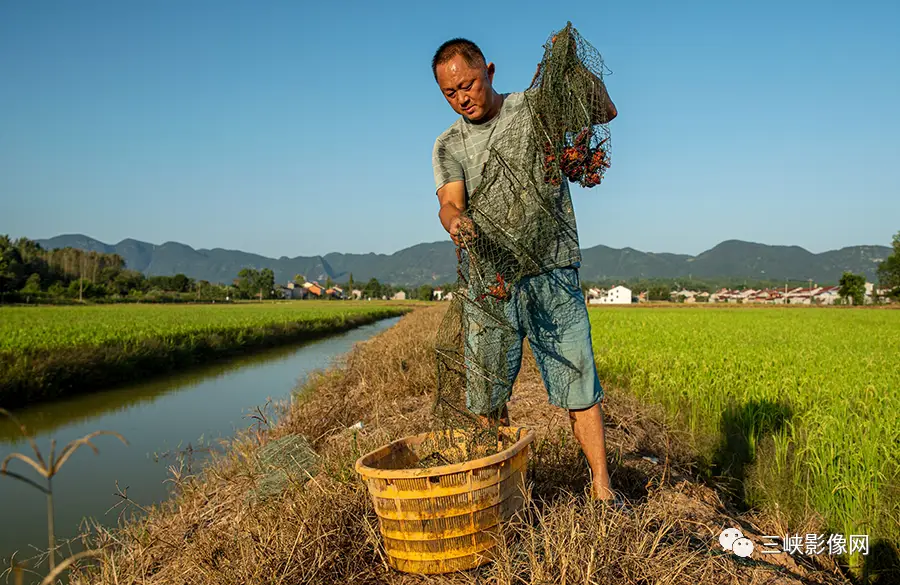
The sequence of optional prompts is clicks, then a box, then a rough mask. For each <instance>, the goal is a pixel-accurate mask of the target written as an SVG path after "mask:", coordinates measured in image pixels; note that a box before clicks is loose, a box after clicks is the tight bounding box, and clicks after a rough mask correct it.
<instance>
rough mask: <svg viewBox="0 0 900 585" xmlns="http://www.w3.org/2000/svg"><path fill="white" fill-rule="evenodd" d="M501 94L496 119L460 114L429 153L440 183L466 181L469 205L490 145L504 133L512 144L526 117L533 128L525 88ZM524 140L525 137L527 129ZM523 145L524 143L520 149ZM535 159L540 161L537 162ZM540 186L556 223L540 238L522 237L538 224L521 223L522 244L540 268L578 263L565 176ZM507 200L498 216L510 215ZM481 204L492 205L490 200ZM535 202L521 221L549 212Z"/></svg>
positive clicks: (512, 156) (518, 154)
mask: <svg viewBox="0 0 900 585" xmlns="http://www.w3.org/2000/svg"><path fill="white" fill-rule="evenodd" d="M503 98H504V99H503V105H502V107H501V108H500V113H499V114H497V116H495V117H494V118H493V119H491V120H489V121H487V122H484V123H482V124H475V123H472V122H470V121H469V120H467V119H466V118H465V117H463V116H460V117H459V119H458V120H456V121H455V122H454V123H453V124H452V125H451V126H450V127H449V128H447V130H445V131H444V132H443V133H441V135H440V136H438V138H437V140H436V141H435V143H434V151H433V152H432V159H431V161H432V167H433V168H434V182H435V188H436V189H440V188H441V187H443V186H444V185H446V184H447V183H451V182H453V181H465V183H466V199H467V205H468V203H469V199H470V198H471V196H472V194H473V193H475V191H476V189H477V188H478V186H479V185H480V184H481V179H482V170H483V168H484V166H485V164H486V163H487V162H488V159H489V157H490V152H491V147H495V146H496V145H497V144H498V141H502V140H503V137H504V134H505V133H506V135H507V138H506V140H505V141H503V142H500V145H501V147H503V148H506V149H509V148H510V146H509V145H508V144H505V143H504V142H509V137H510V136H513V137H515V133H517V132H521V129H522V128H523V126H522V123H523V122H525V123H528V126H527V128H530V123H529V122H528V120H530V118H527V119H523V118H521V117H522V116H525V117H528V116H530V113H529V110H528V104H526V102H525V94H524V93H522V92H518V93H510V94H504V95H503ZM517 142H518V139H517V140H516V141H514V143H517ZM521 142H523V143H524V142H525V139H524V135H523V139H522V141H521ZM524 149H525V147H524V144H523V148H522V149H521V150H524ZM503 154H504V157H505V158H508V159H510V160H517V161H521V160H522V158H523V157H524V156H526V155H525V153H524V152H510V153H506V152H504V153H503ZM532 164H537V166H538V167H539V166H540V163H538V162H535V163H532ZM532 172H533V173H534V174H541V173H542V171H541V170H540V169H539V168H537V169H532ZM542 190H543V191H542V195H543V196H542V199H543V200H545V201H550V202H552V208H553V209H552V211H551V213H552V214H553V216H554V218H555V220H554V221H553V222H551V224H550V225H552V226H554V227H553V229H551V230H549V233H548V231H547V230H542V233H540V234H537V236H539V237H540V241H539V242H537V241H535V242H527V241H524V240H527V239H529V238H530V239H534V238H535V237H536V235H535V234H534V230H528V229H523V230H522V231H521V235H518V234H517V238H521V240H523V241H521V244H522V245H524V246H526V247H527V248H529V249H533V250H538V251H539V252H538V254H539V255H540V258H539V260H538V263H539V264H540V271H549V270H552V269H554V268H560V267H566V266H578V265H579V264H580V262H581V250H580V248H579V245H578V231H577V227H576V224H575V212H574V210H573V209H572V199H571V195H570V193H569V187H568V183H567V181H566V180H565V178H563V179H562V182H561V184H560V185H559V186H556V187H554V186H552V185H542ZM489 192H490V189H488V191H486V193H489ZM529 201H530V200H529ZM505 205H506V204H505V203H504V202H501V201H499V200H498V201H497V205H496V213H497V215H498V216H506V215H508V213H509V210H508V206H506V207H505ZM483 207H485V208H488V209H490V208H491V205H490V202H488V204H487V205H484V206H483ZM537 207H538V205H537V204H536V203H534V202H532V203H531V204H530V208H529V209H528V210H527V211H526V213H525V214H523V221H529V219H528V218H529V217H534V216H536V215H539V214H541V213H546V211H542V210H541V209H537ZM501 208H502V209H501ZM506 225H508V223H507V224H506Z"/></svg>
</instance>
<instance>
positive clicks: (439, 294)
mask: <svg viewBox="0 0 900 585" xmlns="http://www.w3.org/2000/svg"><path fill="white" fill-rule="evenodd" d="M443 296H444V291H443V290H441V289H439V288H436V289H434V291H432V293H431V300H433V301H439V300H441V299H442V298H443Z"/></svg>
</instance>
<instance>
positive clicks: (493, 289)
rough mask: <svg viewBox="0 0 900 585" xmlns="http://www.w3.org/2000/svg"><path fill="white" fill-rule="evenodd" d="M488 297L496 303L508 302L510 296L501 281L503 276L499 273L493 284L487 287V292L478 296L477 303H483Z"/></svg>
mask: <svg viewBox="0 0 900 585" xmlns="http://www.w3.org/2000/svg"><path fill="white" fill-rule="evenodd" d="M488 296H491V297H494V298H495V299H497V300H498V301H508V300H509V299H510V298H511V296H512V295H511V294H510V292H509V289H508V288H507V286H506V281H505V280H503V275H502V274H500V273H499V272H498V273H497V278H496V280H495V284H493V285H491V286H489V287H488V292H486V293H483V294H480V295H478V302H481V301H483V300H484V299H485V297H488Z"/></svg>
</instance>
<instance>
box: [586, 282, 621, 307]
mask: <svg viewBox="0 0 900 585" xmlns="http://www.w3.org/2000/svg"><path fill="white" fill-rule="evenodd" d="M589 303H590V304H592V305H630V304H631V289H629V288H625V287H624V286H614V287H613V288H611V289H609V290H608V291H606V294H604V295H603V296H601V297H600V298H596V299H591V300H590V301H589Z"/></svg>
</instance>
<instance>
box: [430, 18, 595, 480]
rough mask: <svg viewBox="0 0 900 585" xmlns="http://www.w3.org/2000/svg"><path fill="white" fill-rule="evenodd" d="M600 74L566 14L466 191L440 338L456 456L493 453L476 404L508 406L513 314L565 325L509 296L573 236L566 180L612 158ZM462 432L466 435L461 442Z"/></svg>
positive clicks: (573, 372)
mask: <svg viewBox="0 0 900 585" xmlns="http://www.w3.org/2000/svg"><path fill="white" fill-rule="evenodd" d="M604 73H605V68H604V64H603V60H602V58H601V56H600V53H599V52H598V51H597V50H596V49H595V48H594V47H592V46H591V45H590V44H589V43H588V42H587V41H586V40H585V39H584V38H583V37H581V35H579V34H578V32H577V31H576V30H575V28H573V27H572V23H568V24H567V25H566V27H565V28H563V29H562V30H559V31H557V32H556V33H554V34H553V35H551V37H550V39H548V42H547V43H546V44H545V45H544V56H543V59H542V61H541V63H540V66H539V70H538V73H537V74H536V75H535V78H534V80H533V81H532V83H531V85H530V86H529V88H528V89H527V90H526V91H525V95H524V99H525V101H526V106H527V107H526V108H525V109H524V111H525V113H524V114H523V115H520V116H518V117H517V118H516V119H515V120H513V121H512V123H511V124H510V125H509V126H508V127H507V128H506V129H505V130H504V131H503V133H502V135H500V136H497V137H495V138H494V141H493V143H492V146H491V149H490V152H489V158H488V161H487V163H486V164H485V166H484V168H483V171H482V177H481V183H480V184H479V186H478V188H477V189H476V190H475V192H474V193H471V194H470V195H469V200H468V204H467V208H466V211H465V213H464V214H463V216H464V224H463V226H464V228H463V229H462V231H461V233H460V238H459V239H460V245H459V246H458V248H457V259H458V270H457V286H456V290H455V291H454V292H455V294H454V296H453V300H452V301H451V304H450V307H449V308H448V311H447V313H446V316H445V317H444V320H443V322H442V324H441V326H440V329H439V330H438V332H437V337H436V351H437V364H438V388H437V396H436V401H435V405H434V407H435V410H434V412H435V417H434V421H435V425H436V426H437V427H438V428H439V429H440V430H443V431H445V433H444V434H445V435H447V433H450V435H452V436H453V437H455V439H452V440H451V442H452V443H453V444H454V448H452V449H449V450H448V452H452V453H453V454H454V455H453V458H454V459H456V461H452V462H458V460H461V459H466V458H471V457H473V456H476V455H484V454H490V453H492V452H495V451H496V449H497V446H498V445H499V444H500V442H498V440H497V436H498V433H497V425H498V424H499V422H498V421H497V420H496V418H494V419H493V420H492V419H491V418H490V417H488V421H485V419H483V418H479V416H478V415H489V414H491V413H496V411H497V409H498V408H500V407H502V406H503V404H504V403H505V402H506V399H507V398H508V396H509V393H510V392H511V387H512V382H513V379H514V377H515V375H516V373H517V371H518V361H517V360H518V359H520V354H519V353H518V347H519V346H520V343H521V333H520V330H519V328H518V327H517V326H516V325H515V320H514V319H511V318H510V315H511V314H514V313H516V312H517V311H519V312H522V311H526V312H529V314H530V316H529V318H532V319H537V320H539V319H542V318H543V319H546V320H547V322H548V323H551V324H552V327H549V328H547V330H548V331H550V332H551V333H550V334H552V335H559V334H560V333H561V331H560V328H564V327H565V326H566V319H565V316H564V315H557V314H548V315H534V314H531V313H533V311H534V310H535V307H538V304H537V303H533V304H532V303H529V299H528V295H527V291H526V292H523V293H522V294H517V295H515V297H516V298H515V299H514V298H513V297H514V295H513V290H514V289H515V287H516V286H517V284H519V283H520V282H521V281H522V279H524V278H526V277H528V276H533V275H537V274H540V273H542V272H545V271H546V270H547V266H548V262H549V250H548V242H554V241H559V236H560V235H563V236H565V235H566V231H567V230H568V231H569V232H571V233H569V234H568V235H569V236H572V239H574V237H575V234H574V231H575V229H576V228H575V225H574V224H573V222H572V220H571V219H570V218H571V217H573V215H572V213H571V208H567V205H570V201H569V200H568V197H562V196H561V189H560V186H561V184H562V183H563V181H570V182H573V183H577V184H579V185H581V186H582V187H585V188H591V187H594V186H596V185H599V184H600V183H601V181H602V180H603V177H604V174H605V172H606V170H607V169H608V168H609V164H610V156H609V153H610V150H609V147H610V143H609V128H608V125H607V123H606V120H605V113H606V112H607V111H608V106H609V97H608V95H607V93H606V89H605V87H604V85H603V76H604ZM513 303H516V304H518V305H520V306H512V305H513ZM557 358H558V359H559V360H560V361H561V362H563V363H564V367H561V368H555V370H556V371H557V372H560V373H556V374H554V375H556V376H563V377H565V376H570V377H572V378H574V377H576V376H578V375H579V374H580V372H579V368H578V366H577V364H568V363H565V359H564V358H563V357H562V356H557ZM567 382H568V381H567V380H564V379H561V380H554V383H553V384H552V386H553V388H554V390H553V391H556V392H565V388H566V387H567ZM563 398H564V397H563ZM562 403H565V400H563V401H562ZM486 422H487V424H485V423H486ZM451 429H452V432H451V431H450V430H451ZM450 435H447V436H450ZM460 436H465V437H467V440H466V442H465V444H466V445H467V446H466V447H464V448H460V447H459V444H460V443H459V440H458V438H459V437H460ZM432 447H434V446H432ZM432 451H433V452H435V453H438V452H440V449H439V448H434V449H432ZM435 457H436V460H437V459H440V458H441V457H440V456H435ZM444 459H445V461H443V462H444V463H446V462H450V461H449V460H447V458H446V457H444Z"/></svg>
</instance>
